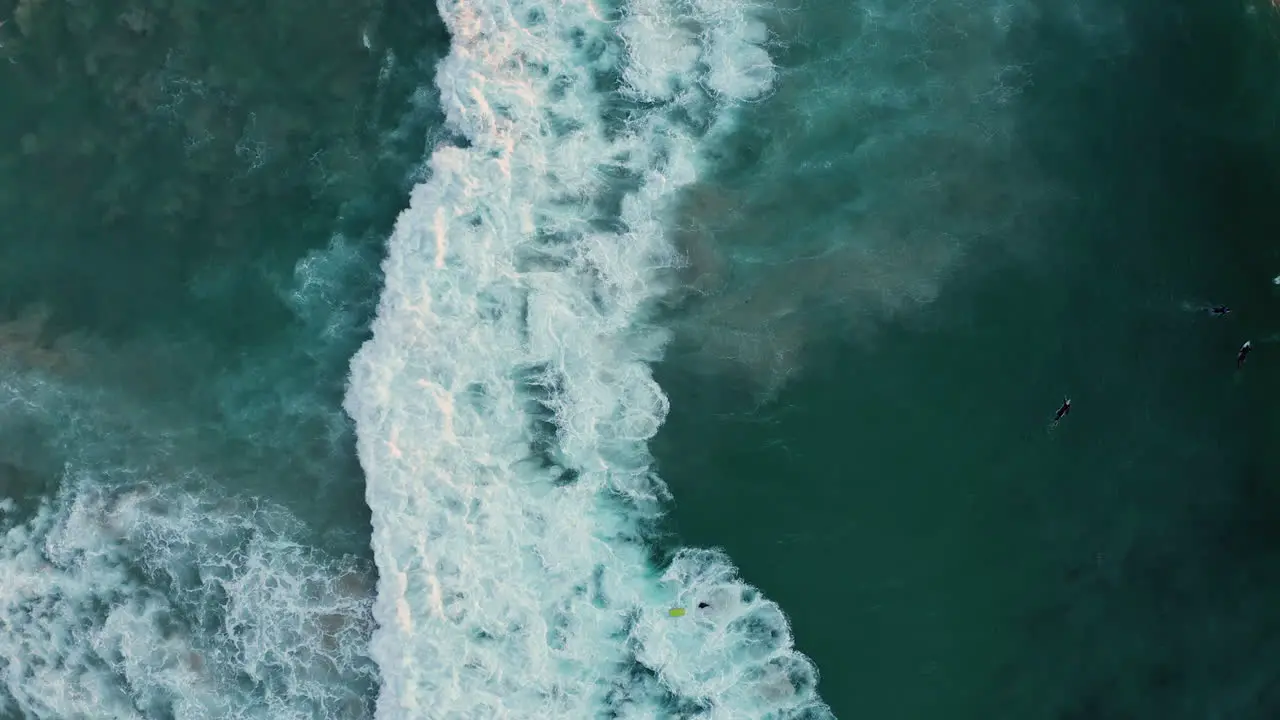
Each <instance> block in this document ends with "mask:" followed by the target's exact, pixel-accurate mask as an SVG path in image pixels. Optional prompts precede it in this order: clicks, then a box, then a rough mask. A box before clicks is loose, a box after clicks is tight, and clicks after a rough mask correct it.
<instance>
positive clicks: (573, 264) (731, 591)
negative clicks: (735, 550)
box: [346, 0, 829, 718]
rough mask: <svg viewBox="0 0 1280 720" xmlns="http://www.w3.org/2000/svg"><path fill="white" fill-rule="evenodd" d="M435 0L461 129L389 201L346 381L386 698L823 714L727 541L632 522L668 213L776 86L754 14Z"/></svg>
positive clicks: (491, 711)
mask: <svg viewBox="0 0 1280 720" xmlns="http://www.w3.org/2000/svg"><path fill="white" fill-rule="evenodd" d="M439 9H440V13H441V15H442V16H443V18H444V20H445V22H446V24H447V25H448V27H449V29H450V31H451V33H452V36H453V46H452V51H451V53H450V55H449V57H448V58H447V59H446V60H445V61H444V62H443V63H441V65H440V67H439V73H438V76H437V85H438V86H439V88H440V94H441V100H442V102H443V104H444V108H445V114H446V117H447V119H448V124H449V126H450V128H451V129H452V130H454V131H455V132H457V133H458V134H460V135H461V136H463V137H464V138H465V145H461V146H459V145H444V146H441V147H439V148H437V149H436V150H435V152H434V153H433V155H432V156H431V158H430V161H429V170H430V179H429V180H428V181H427V182H424V183H423V184H421V185H419V186H418V187H416V188H415V189H414V190H413V192H412V194H411V198H410V206H409V208H408V209H407V210H406V211H405V212H404V213H403V214H402V215H401V216H400V218H399V221H398V223H397V225H396V230H395V233H394V235H393V237H392V238H391V241H390V243H389V248H388V256H387V259H386V262H385V264H384V271H385V275H386V285H385V288H384V292H383V296H382V300H381V304H380V306H379V312H378V316H377V319H376V320H375V322H374V326H373V331H374V332H373V339H372V340H370V341H369V342H368V343H367V344H366V345H365V346H364V347H363V348H362V350H361V351H360V352H359V353H358V354H357V355H356V357H355V358H354V359H353V361H352V376H351V388H350V391H349V393H348V396H347V403H346V407H347V409H348V412H349V413H350V414H351V416H352V417H353V418H354V419H355V421H356V425H357V436H358V443H357V444H358V450H359V455H360V459H361V462H362V464H363V465H364V468H365V471H366V476H367V499H368V503H369V506H370V508H371V509H372V512H373V524H374V533H373V549H374V554H375V558H376V561H377V563H378V567H379V570H380V573H379V585H378V594H377V600H376V603H375V606H374V615H375V617H376V618H377V621H378V629H377V630H376V632H375V634H374V637H373V640H372V642H371V645H370V653H371V655H372V657H373V658H374V659H375V661H376V662H377V663H378V666H379V669H380V671H381V675H382V678H383V686H382V691H381V694H380V696H379V700H378V715H379V716H380V717H403V716H406V715H413V716H421V715H423V714H430V715H431V716H433V717H441V718H462V717H495V716H505V717H595V716H597V715H599V714H604V713H611V716H612V717H621V718H632V717H634V718H641V717H656V716H663V717H670V716H675V715H682V716H688V717H705V718H732V717H778V718H784V717H800V716H804V717H822V716H826V715H829V711H828V710H827V709H826V707H825V705H823V704H822V703H821V701H820V700H819V699H818V698H817V696H816V694H815V691H814V686H815V683H816V671H815V669H814V668H813V666H812V664H811V663H810V662H809V661H808V660H807V659H806V658H804V656H802V655H800V654H799V653H797V652H796V651H795V650H794V648H793V647H792V641H791V636H790V632H789V629H788V627H787V623H786V618H785V616H784V615H783V614H782V612H781V611H780V610H779V609H778V608H777V606H776V605H774V604H772V603H769V602H768V601H766V600H764V599H762V598H760V597H759V594H758V593H757V592H755V591H754V590H752V589H751V588H750V587H749V586H747V585H746V584H745V583H743V582H742V581H741V580H739V579H738V578H737V577H736V574H735V571H734V570H733V568H732V566H731V565H730V564H729V562H728V560H727V558H725V557H724V556H723V555H720V554H716V553H709V552H695V551H686V552H684V553H682V554H680V555H678V556H677V557H676V558H675V560H674V561H673V562H672V563H671V565H670V566H669V567H668V568H667V569H666V570H665V571H664V572H663V573H660V572H659V571H658V570H656V569H655V568H653V567H652V566H651V564H650V563H649V560H648V548H647V547H646V545H645V543H644V527H645V524H646V523H647V522H649V521H651V520H652V519H654V518H655V516H656V513H657V512H659V510H660V502H661V501H662V500H663V499H665V498H666V497H667V495H666V493H667V491H666V488H665V486H664V485H663V484H662V482H661V481H660V480H659V479H658V478H656V477H655V476H654V475H653V473H652V472H651V470H650V456H649V454H648V450H647V447H646V442H647V441H648V440H649V439H650V438H651V437H652V436H653V435H654V433H655V432H656V431H657V429H658V427H659V426H660V425H661V423H662V422H663V420H664V418H665V416H666V412H667V407H668V405H667V399H666V397H665V395H664V394H663V393H662V391H661V389H660V388H659V387H658V386H657V384H656V383H655V382H654V381H653V378H652V376H651V373H650V369H649V367H648V363H649V362H651V361H653V360H656V359H657V358H658V357H660V354H661V352H662V348H663V347H664V345H665V343H666V341H667V339H668V336H667V334H666V333H665V332H663V331H661V330H659V329H656V328H653V327H650V326H648V325H646V324H645V323H644V319H645V316H646V313H647V311H648V307H649V304H650V303H652V302H653V301H654V300H655V298H657V297H658V296H659V295H661V294H662V293H663V291H664V290H665V289H666V287H667V284H666V283H667V282H668V277H669V272H670V270H671V268H672V267H673V266H675V265H676V264H678V262H679V258H678V256H677V253H676V252H675V250H674V248H673V247H672V245H671V243H670V242H669V240H668V238H667V237H666V235H665V233H664V231H663V223H662V220H663V218H664V213H666V212H668V211H669V209H670V205H671V202H672V199H673V197H674V195H675V193H676V192H677V191H678V190H679V189H680V188H681V187H684V186H686V185H688V184H689V183H691V182H693V181H694V180H695V179H696V178H697V162H696V157H697V152H698V147H699V141H700V138H701V137H702V136H703V134H704V133H706V132H710V131H712V130H713V129H714V128H715V127H717V126H718V124H723V123H724V122H726V118H728V117H729V116H730V114H731V110H732V107H733V105H734V104H735V103H738V102H741V101H744V100H748V99H753V98H758V97H761V96H763V95H764V94H765V93H767V92H768V91H769V89H770V87H771V83H772V81H773V67H772V64H771V62H769V59H768V56H767V54H766V53H765V51H764V49H763V47H762V46H761V42H762V41H763V40H764V39H765V34H764V32H763V29H762V26H761V25H760V24H759V23H757V22H756V21H754V20H753V19H752V17H751V15H750V13H748V12H746V10H745V9H744V8H743V7H742V6H739V5H734V4H730V3H725V2H713V1H712V0H699V1H697V2H662V1H660V0H638V1H637V2H635V3H633V4H631V5H627V6H625V7H622V8H607V7H602V6H600V5H598V4H594V3H592V2H569V3H558V4H534V3H528V2H518V1H517V2H510V3H503V2H492V3H473V2H447V1H446V2H441V3H440V5H439ZM618 80H620V81H621V84H622V86H621V88H620V89H619V90H618V91H617V92H605V91H606V90H608V89H609V88H610V87H611V86H613V83H615V82H617V81H618ZM703 597H706V598H713V602H714V603H715V605H714V610H697V611H691V613H690V615H689V616H688V617H686V618H681V619H678V620H677V619H673V618H671V617H670V616H669V615H668V613H667V609H668V608H669V607H671V606H672V604H673V603H680V602H689V603H690V604H692V605H694V606H695V607H696V602H693V600H694V599H695V598H703Z"/></svg>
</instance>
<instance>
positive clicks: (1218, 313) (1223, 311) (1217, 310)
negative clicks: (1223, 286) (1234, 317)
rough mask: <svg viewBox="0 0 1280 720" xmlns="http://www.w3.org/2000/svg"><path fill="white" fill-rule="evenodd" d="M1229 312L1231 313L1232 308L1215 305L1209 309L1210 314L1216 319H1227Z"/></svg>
mask: <svg viewBox="0 0 1280 720" xmlns="http://www.w3.org/2000/svg"><path fill="white" fill-rule="evenodd" d="M1229 312H1231V308H1229V307H1227V306H1226V305H1215V306H1214V307H1211V308H1209V314H1210V315H1212V316H1214V317H1226V316H1227V313H1229Z"/></svg>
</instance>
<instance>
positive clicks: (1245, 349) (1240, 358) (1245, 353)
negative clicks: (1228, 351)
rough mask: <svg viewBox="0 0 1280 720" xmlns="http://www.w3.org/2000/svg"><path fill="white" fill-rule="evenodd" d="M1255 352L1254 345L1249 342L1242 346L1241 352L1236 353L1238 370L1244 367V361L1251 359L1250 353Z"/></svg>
mask: <svg viewBox="0 0 1280 720" xmlns="http://www.w3.org/2000/svg"><path fill="white" fill-rule="evenodd" d="M1252 350H1253V343H1251V342H1249V341H1248V340H1246V341H1245V343H1244V344H1243V345H1241V346H1240V352H1238V353H1236V369H1237V370H1239V369H1240V368H1242V367H1244V359H1245V358H1247V357H1249V352H1250V351H1252Z"/></svg>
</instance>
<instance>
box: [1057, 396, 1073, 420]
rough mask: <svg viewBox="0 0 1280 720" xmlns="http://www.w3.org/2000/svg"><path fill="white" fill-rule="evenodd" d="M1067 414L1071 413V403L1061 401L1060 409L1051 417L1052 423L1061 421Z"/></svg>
mask: <svg viewBox="0 0 1280 720" xmlns="http://www.w3.org/2000/svg"><path fill="white" fill-rule="evenodd" d="M1069 412H1071V401H1070V400H1063V401H1062V407H1060V408H1058V412H1056V413H1054V415H1053V421H1054V422H1055V423H1056V422H1058V421H1059V420H1061V419H1062V418H1064V417H1066V416H1067V413H1069Z"/></svg>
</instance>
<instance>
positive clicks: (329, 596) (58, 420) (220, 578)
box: [0, 319, 376, 720]
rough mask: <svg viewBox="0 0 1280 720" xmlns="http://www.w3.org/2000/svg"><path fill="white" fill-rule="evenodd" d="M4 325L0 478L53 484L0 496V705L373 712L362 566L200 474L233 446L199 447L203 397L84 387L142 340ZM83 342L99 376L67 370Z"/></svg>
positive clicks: (91, 714)
mask: <svg viewBox="0 0 1280 720" xmlns="http://www.w3.org/2000/svg"><path fill="white" fill-rule="evenodd" d="M37 321H38V319H37ZM0 340H2V341H3V342H0V411H2V412H0V437H4V438H6V440H7V441H8V443H7V444H6V445H5V446H3V447H0V483H3V485H2V486H0V489H3V490H4V491H5V492H6V494H8V492H10V491H11V490H19V489H20V490H21V491H22V492H21V493H20V495H19V497H20V498H21V499H22V500H25V501H30V500H31V498H29V497H21V496H22V495H26V494H27V493H30V492H33V491H34V490H35V488H36V486H37V483H39V482H40V481H42V480H43V481H45V482H48V483H50V484H51V486H53V487H56V488H57V490H56V491H55V492H50V495H52V497H48V498H45V499H44V500H43V501H42V502H39V503H36V504H34V506H33V505H32V504H31V503H29V502H15V500H14V499H9V498H5V499H4V500H2V501H0V575H2V576H3V578H4V580H3V582H0V716H3V717H14V716H20V717H32V718H57V719H58V720H73V719H76V718H131V719H132V718H139V719H141V718H156V717H171V718H176V719H181V720H205V719H209V718H246V719H247V718H255V719H256V718H261V719H263V720H277V719H279V718H298V719H299V720H302V719H304V718H307V719H309V718H315V717H326V718H339V717H341V718H358V717H367V716H368V715H370V714H371V713H372V703H371V701H370V699H371V698H372V696H373V690H374V688H375V687H376V668H375V666H374V665H373V663H372V662H371V661H370V660H369V659H368V658H367V656H365V654H364V653H365V649H366V647H367V638H368V633H369V630H370V629H371V625H372V622H371V621H372V616H371V613H370V606H371V601H372V587H371V585H372V573H371V568H368V567H367V566H366V565H367V564H366V563H362V562H359V561H357V560H355V559H353V558H349V557H334V556H331V555H328V554H326V553H324V552H321V551H318V550H316V549H313V548H311V547H308V546H307V545H305V544H303V543H304V542H305V540H306V539H307V538H308V534H307V532H308V531H307V529H306V528H304V527H302V525H301V523H300V522H299V521H298V520H296V519H295V518H294V516H293V515H291V514H290V513H289V512H286V511H285V510H284V509H282V508H280V507H277V506H274V505H272V504H271V503H268V502H262V501H248V500H243V499H237V498H236V497H235V496H233V495H231V494H229V493H227V492H223V491H217V490H214V489H213V488H215V487H217V486H218V485H223V486H225V485H228V484H231V485H234V484H235V483H234V482H232V483H228V482H226V480H227V479H226V478H223V477H221V476H220V475H219V473H220V470H228V469H230V471H231V472H243V468H242V467H241V468H240V469H239V470H236V469H235V468H236V467H237V466H241V465H243V464H244V463H242V462H240V461H238V460H237V461H233V460H231V459H227V460H226V461H225V462H223V463H222V464H223V465H224V466H225V467H222V468H220V467H218V465H219V463H217V462H210V458H211V457H220V453H218V452H217V447H216V436H217V435H218V433H216V432H214V433H209V432H208V430H207V428H205V427H204V426H202V425H201V423H200V422H199V420H200V416H199V415H197V416H196V417H195V419H193V417H191V416H188V415H184V414H182V413H181V412H177V411H175V409H174V408H172V407H164V406H160V407H152V406H151V405H150V403H139V402H137V401H136V398H133V397H132V396H131V395H130V394H129V393H122V392H121V389H122V388H125V387H128V385H127V384H126V383H111V384H112V385H113V386H114V387H112V389H110V390H107V389H103V388H101V387H100V381H101V380H102V379H103V378H106V380H107V381H108V382H110V381H111V380H112V379H113V378H114V377H115V376H114V375H113V372H112V371H111V368H114V367H115V366H116V365H117V364H118V363H121V362H123V361H124V360H127V359H130V358H134V357H135V354H136V353H140V352H141V351H140V350H138V349H130V350H129V351H128V352H124V353H123V354H122V355H119V356H112V355H109V354H107V352H106V348H105V346H103V345H101V344H93V343H89V342H87V340H86V339H84V338H79V339H77V338H69V339H67V341H66V342H64V343H60V344H58V345H56V346H55V347H53V348H41V347H37V346H31V347H27V345H24V343H27V344H30V343H31V342H34V341H33V340H31V339H30V338H27V337H26V334H24V333H23V332H18V331H17V330H14V329H13V328H8V329H7V331H5V332H0ZM85 353H89V354H91V355H93V356H94V357H96V358H97V359H98V360H99V361H100V362H99V365H100V366H107V370H106V371H104V372H103V373H102V374H101V376H98V375H95V376H93V377H92V378H89V377H87V376H85V375H84V374H82V371H83V370H84V366H85V365H86V363H85V358H84V357H83V355H84V354H85ZM136 357H137V358H140V359H143V360H150V362H149V363H147V362H139V363H137V365H135V367H141V366H148V365H153V364H157V361H156V357H157V356H155V355H151V356H147V355H140V354H138V355H136ZM210 434H212V435H214V436H215V439H214V440H213V442H214V443H215V444H214V445H213V446H212V447H211V444H210V443H211V439H210V438H209V437H208V435H210ZM241 448H242V449H243V446H241ZM280 454H281V455H284V454H285V453H284V452H281V453H280ZM288 465H289V463H288V461H287V460H281V461H280V462H279V463H277V464H271V465H270V466H269V467H267V468H266V469H264V470H263V471H262V474H263V475H266V476H268V477H270V478H271V479H274V480H275V481H276V482H280V481H282V480H287V478H283V477H280V476H279V475H275V474H273V473H276V472H278V471H280V468H281V467H285V470H284V472H294V471H293V470H292V469H291V468H288ZM297 472H302V471H301V470H298V471H297ZM252 480H253V484H254V485H255V486H256V485H258V484H260V483H261V482H264V481H265V480H266V478H264V477H255V478H252Z"/></svg>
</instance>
